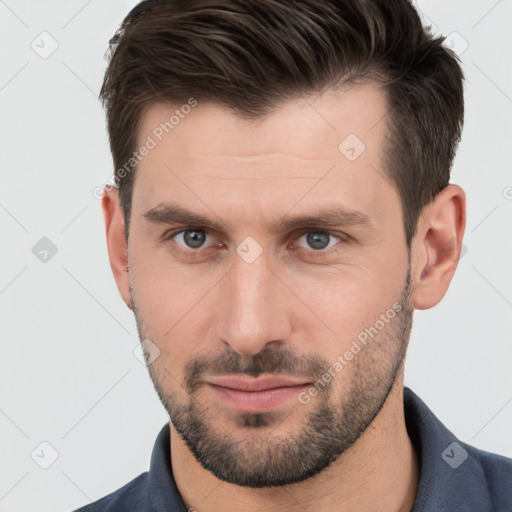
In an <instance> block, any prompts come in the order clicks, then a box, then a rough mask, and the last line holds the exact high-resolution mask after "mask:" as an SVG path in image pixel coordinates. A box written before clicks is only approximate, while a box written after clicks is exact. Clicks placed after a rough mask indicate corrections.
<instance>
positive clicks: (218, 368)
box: [184, 347, 329, 393]
mask: <svg viewBox="0 0 512 512" xmlns="http://www.w3.org/2000/svg"><path fill="white" fill-rule="evenodd" d="M328 368H329V364H328V362H327V361H326V360H325V359H323V358H322V357H320V356H318V355H303V354H296V353H295V352H293V350H291V349H289V348H270V347H265V348H264V349H263V350H261V351H260V352H258V353H257V354H239V353H238V352H235V351H234V350H231V349H229V348H228V350H227V351H226V352H224V353H223V354H220V355H218V356H215V357H212V356H198V357H195V358H194V359H192V360H190V361H189V362H188V363H187V364H186V366H185V378H184V387H185V389H186V390H187V391H188V392H189V393H193V392H194V391H195V390H196V389H197V388H198V387H199V385H200V384H201V380H202V379H203V377H204V376H205V375H210V376H212V375H216V376H218V375H249V376H251V377H258V376H259V375H261V374H275V375H281V374H286V375H289V376H297V377H305V378H308V379H309V378H310V377H311V378H312V380H316V379H317V378H319V377H320V376H321V375H322V374H323V373H325V371H326V370H327V369H328Z"/></svg>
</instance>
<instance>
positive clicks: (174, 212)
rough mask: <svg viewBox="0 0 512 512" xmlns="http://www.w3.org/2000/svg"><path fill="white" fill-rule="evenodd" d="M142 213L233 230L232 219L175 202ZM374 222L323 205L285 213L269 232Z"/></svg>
mask: <svg viewBox="0 0 512 512" xmlns="http://www.w3.org/2000/svg"><path fill="white" fill-rule="evenodd" d="M212 213H213V212H212ZM142 216H143V217H144V218H145V219H146V220H148V221H149V222H151V223H153V224H169V225H171V224H186V225H190V226H197V227H199V226H200V227H208V228H212V229H215V230H217V231H224V232H229V231H233V225H232V224H231V222H229V221H226V220H221V219H219V218H218V217H217V216H216V215H215V214H214V216H215V218H210V217H207V216H205V215H201V214H198V213H195V212H192V211H190V210H187V209H186V208H184V207H183V206H180V205H178V204H174V203H162V204H159V205H158V206H155V207H154V208H152V209H151V210H148V211H147V212H145V213H143V214H142ZM371 225H372V221H371V219H370V217H369V216H368V215H367V214H365V213H363V212H359V211H355V210H347V209H345V208H343V207H335V208H324V209H321V210H319V211H317V212H315V213H314V214H305V215H295V216H293V217H292V216H289V215H288V214H286V215H285V216H284V217H282V218H281V219H279V220H277V221H275V222H273V223H272V224H271V225H270V226H269V232H270V233H272V234H276V233H279V232H286V231H293V230H294V229H297V228H300V227H307V226H309V227H313V226H315V227H331V228H334V227H337V226H365V227H369V226H371Z"/></svg>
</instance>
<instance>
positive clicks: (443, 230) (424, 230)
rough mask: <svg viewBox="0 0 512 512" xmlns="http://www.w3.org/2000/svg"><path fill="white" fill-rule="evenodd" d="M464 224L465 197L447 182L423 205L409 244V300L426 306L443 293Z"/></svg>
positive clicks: (457, 254)
mask: <svg viewBox="0 0 512 512" xmlns="http://www.w3.org/2000/svg"><path fill="white" fill-rule="evenodd" d="M465 226H466V198H465V194H464V191H463V190H462V188H461V187H459V186H457V185H448V186H447V187H446V188H445V189H444V190H443V191H441V192H440V193H439V194H438V195H437V196H436V198H435V199H434V201H433V202H432V203H431V204H429V205H428V206H427V207H425V209H424V211H423V212H422V214H421V215H420V218H419V220H418V229H417V233H416V236H415V237H414V241H413V245H412V268H413V270H412V273H413V283H414V292H413V298H414V299H413V302H414V307H415V309H429V308H432V307H434V306H435V305H436V304H438V303H439V302H440V301H441V299H442V298H443V297H444V295H445V294H446V291H447V290H448V286H449V285H450V282H451V280H452V277H453V275H454V273H455V270H456V268H457V265H458V262H459V258H460V254H461V249H462V238H463V236H464V229H465Z"/></svg>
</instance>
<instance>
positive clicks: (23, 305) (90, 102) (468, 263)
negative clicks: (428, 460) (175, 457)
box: [0, 0, 512, 512]
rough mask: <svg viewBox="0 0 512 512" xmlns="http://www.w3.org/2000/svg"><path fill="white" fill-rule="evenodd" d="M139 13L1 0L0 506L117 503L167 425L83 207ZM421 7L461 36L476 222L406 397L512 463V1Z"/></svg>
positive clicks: (426, 331)
mask: <svg viewBox="0 0 512 512" xmlns="http://www.w3.org/2000/svg"><path fill="white" fill-rule="evenodd" d="M133 5H135V2H134V1H127V0H124V1H117V2H115V3H114V2H100V1H99V0H92V1H91V0H89V1H85V0H72V1H69V0H68V1H64V0H60V1H56V0H53V1H51V2H39V1H35V0H32V1H28V0H24V1H17V2H16V1H14V0H5V1H0V38H1V41H0V42H1V44H0V51H1V52H2V55H1V60H0V62H1V63H2V64H1V69H0V105H1V118H0V120H1V152H0V158H1V160H0V164H1V165H0V169H1V173H2V186H1V187H0V221H1V227H2V231H1V233H2V250H1V252H0V269H1V274H0V307H1V310H0V311H1V315H2V316H1V323H0V329H1V342H2V353H1V358H0V379H1V382H0V386H1V387H0V389H1V391H2V393H1V403H0V428H1V438H0V439H1V445H0V449H1V451H0V461H1V462H0V464H1V466H2V467H1V473H0V474H1V480H0V511H9V512H18V511H20V512H21V511H27V510H31V511H50V510H51V511H57V510H63V511H64V510H70V509H74V508H76V507H78V506H80V505H84V504H86V503H89V502H90V501H91V500H96V499H98V498H100V497H102V496H104V495H105V494H108V493H110V492H112V491H113V490H115V489H117V488H119V487H120V486H122V485H124V484H125V483H126V482H128V481H129V480H131V479H132V478H134V477H135V476H137V475H138V474H140V473H141V472H143V471H145V470H147V469H148V464H149V458H150V454H151V450H152V447H153V443H154V440H155V437H156V435H157V433H158V431H159V430H160V428H161V427H162V426H163V425H164V424H165V422H166V421H167V417H166V414H165V411H164V409H163V407H162V405H161V404H160V402H159V400H158V398H157V396H156V393H155V392H154V390H153V387H152V385H151V382H150V379H149V376H148V375H147V370H146V368H145V367H144V366H143V365H142V364H141V363H140V362H139V361H138V360H137V359H136V358H135V357H134V355H133V350H134V348H135V347H136V346H137V344H138V336H137V332H136V327H135V321H134V318H133V316H132V313H131V312H130V311H129V310H128V309H127V308H126V306H125V305H124V303H123V302H122V301H121V299H120V297H119V296H118V293H117V289H116V287H115V284H114V280H113V278H112V276H111V272H110V267H109V264H108V259H107V251H106V244H105V238H104V229H103V219H102V216H101V210H100V202H99V201H98V200H96V199H95V198H94V197H93V195H92V190H93V189H94V188H95V187H96V186H98V185H101V184H102V183H103V182H104V180H105V179H106V178H108V177H109V176H110V175H111V173H112V163H111V157H110V153H109V148H108V139H107V134H106V130H105V121H104V113H103V111H102V109H101V105H100V104H99V101H98V100H97V95H98V92H99V88H100V85H101V81H102V78H103V73H104V70H105V67H106V62H105V60H104V53H105V51H106V49H107V43H108V40H109V39H110V37H111V36H112V35H113V33H114V31H115V29H116V28H117V26H118V25H119V23H120V22H121V21H122V19H123V18H124V16H125V15H126V14H127V13H128V11H129V9H130V8H131V7H132V6H133ZM418 5H419V7H420V8H421V10H422V11H423V12H424V19H425V20H426V21H427V22H429V23H431V24H432V25H433V27H434V30H435V32H437V33H442V34H445V35H448V34H452V33H453V32H457V33H458V34H459V35H457V34H452V35H451V38H450V40H451V41H453V44H454V46H455V48H456V49H457V50H458V51H462V50H463V49H464V48H465V44H468V45H469V46H468V47H467V49H466V50H465V51H464V52H463V53H462V54H461V59H462V61H463V67H464V71H465V74H466V76H467V81H466V112H467V113H466V124H465V130H464V135H463V140H462V144H461V146H460V149H459V152H458V156H457V159H456V163H455V167H454V171H453V175H452V182H454V183H458V184H460V185H461V186H462V187H463V188H464V189H465V191H466V193H467V198H468V223H467V231H466V237H465V240H464V243H465V245H466V246H467V253H466V254H465V255H464V257H463V258H462V260H461V262H460V267H459V269H458V271H457V274H456V276H455V278H454V280H453V283H452V286H451V288H450V290H449V292H448V294H447V296H446V298H445V299H444V300H443V301H442V303H441V304H440V305H439V306H437V307H435V308H434V309H432V310H430V311H420V312H417V313H416V314H415V323H414V328H413V334H412V338H411V345H410V351H409V355H408V363H407V371H406V384H407V385H408V386H409V387H411V388H412V389H413V390H414V391H415V392H416V393H417V394H418V395H419V396H420V397H421V398H422V399H423V400H424V401H425V402H426V403H427V404H428V405H429V406H430V408H431V409H432V410H433V411H434V412H435V413H436V414H437V415H438V417H439V418H440V419H441V420H442V421H443V422H444V423H445V425H446V426H447V427H448V428H449V429H450V430H452V431H453V432H454V433H455V434H456V435H457V436H458V437H459V438H460V439H461V440H463V441H466V442H469V443H470V444H473V445H475V446H477V447H479V448H483V449H486V450H489V451H493V452H498V453H501V454H504V455H507V456H509V457H511V456H512V436H511V435H510V432H512V403H511V401H512V372H511V371H510V363H511V357H510V356H511V348H510V347H511V340H512V315H511V308H512V286H511V281H512V265H511V262H512V247H511V239H512V234H511V233H512V230H511V222H510V221H511V216H512V200H511V199H510V198H511V197H512V189H511V188H510V187H512V175H511V173H510V164H511V162H512V154H511V147H512V115H511V114H512V66H511V57H510V49H511V48H512V41H511V30H510V27H511V26H512V3H511V1H510V0H501V1H496V0H489V1H487V0H481V1H478V2H477V1H467V0H464V1H457V2H456V1H450V2H436V3H434V2H420V3H419V4H418ZM43 31H47V32H48V33H49V34H51V37H52V38H54V39H55V40H56V41H57V42H58V48H57V50H56V51H55V52H54V53H53V54H52V55H51V56H50V57H48V58H47V59H43V58H41V57H40V56H39V55H38V54H37V53H36V52H35V51H34V50H33V49H32V48H31V43H32V41H33V40H36V43H37V42H38V41H40V37H39V38H38V36H39V34H40V33H41V32H43ZM45 37H47V36H45ZM465 41H466V43H465ZM39 44H41V43H39ZM45 48H47V49H48V48H50V46H49V40H47V41H46V44H45ZM507 187H509V188H507ZM507 192H508V194H507ZM42 237H48V238H49V239H50V240H51V241H52V242H53V243H54V244H55V245H56V247H57V249H58V252H57V254H56V255H55V256H54V257H53V258H51V259H50V260H49V261H48V262H47V263H42V262H41V261H39V259H37V258H36V257H35V256H34V254H33V253H32V247H33V246H34V245H35V244H36V243H37V242H38V241H39V240H40V239H41V238H42ZM43 441H46V442H48V443H50V445H51V446H52V447H53V448H54V449H55V450H56V452H58V458H57V460H56V461H55V462H54V463H53V464H52V465H51V466H50V467H49V468H48V469H41V468H40V467H39V466H38V465H37V464H36V463H35V462H34V460H32V458H31V453H32V452H33V451H34V449H36V448H37V447H38V446H39V445H40V443H41V442H43ZM50 452H51V450H50V449H49V448H46V452H45V453H46V454H47V455H48V453H50Z"/></svg>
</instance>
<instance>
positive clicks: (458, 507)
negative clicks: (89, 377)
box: [76, 388, 512, 512]
mask: <svg viewBox="0 0 512 512" xmlns="http://www.w3.org/2000/svg"><path fill="white" fill-rule="evenodd" d="M404 410H405V421H406V425H407V431H408V433H409V437H410V438H411V441H412V443H413V445H414V447H415V449H416V453H417V454H418V457H419V460H420V479H419V485H418V490H417V494H416V500H415V502H414V508H413V512H444V511H446V512H511V511H512V459H509V458H506V457H502V456H501V455H495V454H492V453H488V452H484V451H482V450H478V449H477V448H474V447H472V446H469V445H467V444H465V443H463V442H461V441H458V440H457V438H456V437H455V436H454V435H453V434H452V433H451V432H450V431H449V430H448V429H447V428H446V427H445V426H444V425H443V424H442V423H441V422H440V421H439V420H438V419H437V418H436V417H435V416H434V414H433V413H432V411H430V409H429V408H428V407H427V406H426V405H425V404H424V403H423V402H422V401H421V400H420V399H419V398H418V397H417V396H416V395H415V394H414V393H413V392H412V391H411V390H410V389H408V388H404ZM169 442H170V433H169V425H168V424H166V425H165V426H164V427H163V428H162V430H161V431H160V433H159V434H158V437H157V439H156V442H155V446H154V448H153V453H152V455H151V464H150V468H149V471H146V472H145V473H142V474H141V475H139V476H138V477H137V478H135V479H133V480H132V481H131V482H129V483H127V484H126V485H124V486H123V487H121V488H120V489H118V490H117V491H115V492H113V493H112V494H109V495H108V496H105V497H104V498H102V499H100V500H98V501H96V502H94V503H91V504H89V505H86V506H85V507H82V508H80V509H78V510H77V511H76V512H99V511H101V512H107V511H108V512H114V511H115V512H127V511H130V512H132V511H133V512H178V511H179V512H187V509H186V507H185V505H184V503H183V501H182V499H181V496H180V494H179V492H178V489H177V488H176V484H175V482H174V478H173V475H172V468H171V461H170V445H169ZM390 512H391V511H390Z"/></svg>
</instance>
